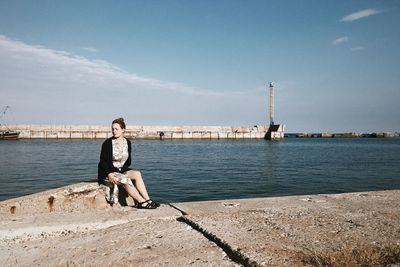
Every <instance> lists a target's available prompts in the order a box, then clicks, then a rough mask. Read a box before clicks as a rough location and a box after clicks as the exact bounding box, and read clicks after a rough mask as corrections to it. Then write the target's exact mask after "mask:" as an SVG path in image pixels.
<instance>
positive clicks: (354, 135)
mask: <svg viewBox="0 0 400 267" xmlns="http://www.w3.org/2000/svg"><path fill="white" fill-rule="evenodd" d="M285 137H301V138H362V137H378V138H385V137H400V133H398V132H372V133H301V134H299V133H298V134H287V135H285Z"/></svg>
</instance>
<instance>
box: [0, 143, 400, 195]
mask: <svg viewBox="0 0 400 267" xmlns="http://www.w3.org/2000/svg"><path fill="white" fill-rule="evenodd" d="M101 143H102V141H100V140H85V141H69V140H20V141H0V164H1V165H0V183H1V187H0V200H5V199H9V198H14V197H18V196H23V195H27V194H32V193H35V192H39V191H43V190H47V189H50V188H56V187H60V186H64V185H68V184H73V183H78V182H86V181H95V180H96V177H97V163H98V159H99V154H100V148H101ZM132 156H133V164H132V167H133V168H136V169H139V170H141V171H142V174H143V177H144V179H145V182H146V184H147V187H148V189H149V191H150V193H151V196H152V198H154V199H156V200H158V201H160V202H183V201H198V200H211V199H232V198H250V197H268V196H284V195H299V194H316V193H341V192H355V191H369V190H382V189H400V139H398V138H386V139H367V138H363V139H297V138H293V139H289V138H288V139H285V140H284V141H280V142H269V141H265V140H207V141H204V140H186V141H182V140H174V141H170V140H168V141H159V140H135V141H134V142H133V155H132Z"/></svg>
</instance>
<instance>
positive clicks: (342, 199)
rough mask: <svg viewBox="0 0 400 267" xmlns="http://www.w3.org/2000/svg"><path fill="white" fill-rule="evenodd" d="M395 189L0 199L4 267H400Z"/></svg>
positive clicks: (90, 190) (65, 190)
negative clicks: (137, 200) (199, 197)
mask: <svg viewBox="0 0 400 267" xmlns="http://www.w3.org/2000/svg"><path fill="white" fill-rule="evenodd" d="M399 210H400V191H399V190H388V191H376V192H358V193H346V194H323V195H304V196H288V197H271V198H256V199H236V200H235V199H231V200H218V201H204V202H186V203H174V204H168V203H163V204H162V205H161V207H160V208H158V209H156V210H142V209H136V208H134V207H131V206H120V205H114V206H113V207H110V206H109V205H108V204H107V203H106V201H105V199H104V192H103V189H102V188H101V187H99V186H98V185H97V184H96V183H80V184H75V185H71V186H66V187H62V188H58V189H52V190H49V191H45V192H41V193H37V194H33V195H30V196H25V197H20V198H15V199H10V200H6V201H1V202H0V262H2V266H38V265H41V266H238V264H240V265H242V266H399V263H400V213H399Z"/></svg>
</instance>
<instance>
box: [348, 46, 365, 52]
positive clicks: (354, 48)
mask: <svg viewBox="0 0 400 267" xmlns="http://www.w3.org/2000/svg"><path fill="white" fill-rule="evenodd" d="M350 50H351V51H362V50H365V47H364V46H355V47H351V48H350Z"/></svg>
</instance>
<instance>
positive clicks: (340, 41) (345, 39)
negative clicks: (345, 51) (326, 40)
mask: <svg viewBox="0 0 400 267" xmlns="http://www.w3.org/2000/svg"><path fill="white" fill-rule="evenodd" d="M348 41H349V37H347V36H342V37H339V38H337V39H335V40H333V42H332V43H333V44H334V45H338V44H341V43H345V42H348Z"/></svg>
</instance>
